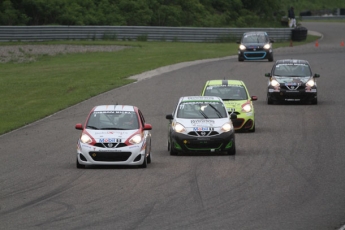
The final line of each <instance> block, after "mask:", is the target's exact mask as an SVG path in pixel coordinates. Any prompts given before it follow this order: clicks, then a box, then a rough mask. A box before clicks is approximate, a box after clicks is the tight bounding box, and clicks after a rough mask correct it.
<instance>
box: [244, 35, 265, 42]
mask: <svg viewBox="0 0 345 230" xmlns="http://www.w3.org/2000/svg"><path fill="white" fill-rule="evenodd" d="M242 42H243V43H267V42H268V40H267V37H266V36H265V35H264V34H246V35H244V36H243V38H242Z"/></svg>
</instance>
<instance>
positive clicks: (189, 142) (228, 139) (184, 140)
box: [170, 131, 235, 153]
mask: <svg viewBox="0 0 345 230" xmlns="http://www.w3.org/2000/svg"><path fill="white" fill-rule="evenodd" d="M170 135H171V139H170V140H171V146H172V148H174V150H176V151H178V152H198V153H202V152H206V153H210V152H224V151H227V150H229V149H231V147H232V146H233V145H234V144H235V134H234V131H230V132H225V133H221V134H218V135H214V136H190V135H186V134H181V133H176V132H172V133H171V134H170Z"/></svg>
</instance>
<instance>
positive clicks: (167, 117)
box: [165, 114, 174, 120]
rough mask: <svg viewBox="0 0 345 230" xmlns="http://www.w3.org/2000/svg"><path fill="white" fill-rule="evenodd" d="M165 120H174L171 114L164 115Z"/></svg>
mask: <svg viewBox="0 0 345 230" xmlns="http://www.w3.org/2000/svg"><path fill="white" fill-rule="evenodd" d="M165 118H166V119H168V120H172V119H174V118H173V115H172V114H168V115H166V116H165Z"/></svg>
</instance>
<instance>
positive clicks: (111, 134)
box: [86, 129, 138, 142]
mask: <svg viewBox="0 0 345 230" xmlns="http://www.w3.org/2000/svg"><path fill="white" fill-rule="evenodd" d="M86 131H87V132H88V133H89V134H90V135H91V136H92V137H93V138H94V139H95V140H96V142H118V141H115V140H114V139H121V142H125V141H126V140H127V139H128V138H129V137H130V136H132V135H133V134H134V133H136V132H137V131H138V130H94V129H87V130H86Z"/></svg>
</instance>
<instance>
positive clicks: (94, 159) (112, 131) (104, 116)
mask: <svg viewBox="0 0 345 230" xmlns="http://www.w3.org/2000/svg"><path fill="white" fill-rule="evenodd" d="M75 128H76V129H79V130H82V133H81V135H80V138H79V139H78V144H77V162H76V164H77V168H85V166H86V165H138V166H140V167H142V168H146V167H147V164H148V163H151V133H150V131H149V130H151V129H152V126H151V125H150V124H146V123H145V119H144V116H143V114H142V113H141V111H140V110H139V109H138V108H137V107H135V106H132V105H99V106H95V107H94V108H93V109H92V110H91V112H90V113H89V115H88V117H87V119H86V122H85V124H84V125H83V124H81V123H79V124H76V126H75Z"/></svg>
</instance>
